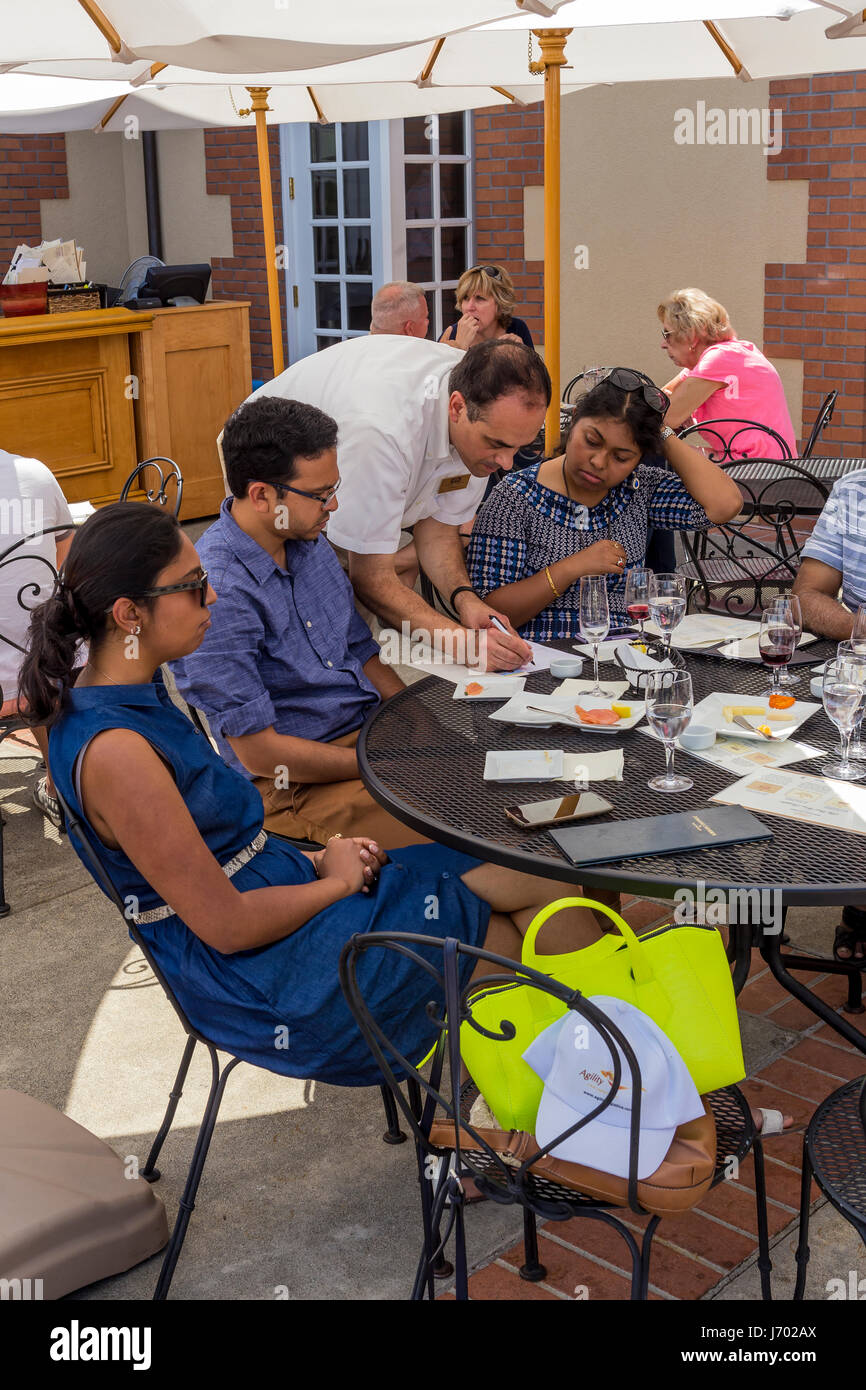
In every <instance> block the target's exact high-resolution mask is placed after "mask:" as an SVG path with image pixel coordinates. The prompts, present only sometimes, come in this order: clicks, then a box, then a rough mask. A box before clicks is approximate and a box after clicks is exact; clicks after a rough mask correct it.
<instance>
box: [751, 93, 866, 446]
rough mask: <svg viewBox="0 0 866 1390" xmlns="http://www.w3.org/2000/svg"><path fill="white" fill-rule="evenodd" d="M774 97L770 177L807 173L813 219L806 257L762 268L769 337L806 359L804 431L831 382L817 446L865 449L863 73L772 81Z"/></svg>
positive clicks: (774, 347) (775, 346)
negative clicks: (778, 127) (827, 418)
mask: <svg viewBox="0 0 866 1390" xmlns="http://www.w3.org/2000/svg"><path fill="white" fill-rule="evenodd" d="M770 104H771V106H774V107H778V108H779V109H780V110H781V112H782V134H783V146H782V150H781V152H780V153H779V154H778V155H775V156H773V157H771V158H768V160H767V177H768V178H769V179H774V180H777V179H808V180H809V222H808V232H807V248H806V260H805V261H804V262H803V263H801V264H799V265H779V264H775V265H768V266H767V267H766V283H765V298H764V346H765V348H766V351H767V354H768V356H770V357H794V358H801V359H802V361H803V363H804V374H803V420H802V430H801V438H802V439H803V440H805V439H806V437H807V436H808V434H809V431H810V429H811V428H812V424H813V422H814V420H815V416H816V414H817V412H818V410H819V408H820V405H821V402H822V400H823V399H824V397H825V396H826V394H827V392H828V391H831V390H833V389H834V388H835V389H838V390H839V398H838V400H837V402H836V410H835V414H834V417H833V423H832V425H831V426H830V427H829V428H828V429H827V430H825V432H824V434H823V435H822V436H821V441H820V443H819V445H818V450H817V452H818V453H823V454H826V455H828V456H831V457H842V456H846V457H852V456H853V457H857V456H859V455H864V456H866V73H861V72H847V73H834V74H831V75H829V76H823V77H800V78H796V79H794V80H790V81H784V82H771V83H770ZM794 424H795V427H796V425H797V421H795V422H794Z"/></svg>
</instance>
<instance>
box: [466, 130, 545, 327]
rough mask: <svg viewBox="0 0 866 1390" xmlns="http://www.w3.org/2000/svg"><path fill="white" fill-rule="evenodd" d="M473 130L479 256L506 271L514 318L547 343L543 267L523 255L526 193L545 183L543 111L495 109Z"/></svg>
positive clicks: (476, 245) (477, 255)
mask: <svg viewBox="0 0 866 1390" xmlns="http://www.w3.org/2000/svg"><path fill="white" fill-rule="evenodd" d="M474 124H475V251H476V260H477V261H478V262H483V261H490V262H492V263H493V264H495V265H502V266H505V268H506V270H507V271H508V272H509V274H510V275H511V276H512V277H513V279H514V284H515V288H516V290H517V305H516V308H515V312H516V314H517V316H518V318H522V319H525V320H526V322H527V324H528V325H529V330H530V332H531V334H532V336H533V339H534V340H535V343H536V344H539V343H540V342H541V341H542V340H543V337H544V262H543V261H527V260H526V259H525V257H524V254H523V250H524V247H523V190H524V188H535V187H540V186H541V185H542V184H543V183H544V109H543V107H542V105H541V103H536V104H535V105H533V106H514V105H511V104H509V105H508V106H496V107H493V108H491V109H489V110H486V111H481V112H477V113H476V115H475V117H474Z"/></svg>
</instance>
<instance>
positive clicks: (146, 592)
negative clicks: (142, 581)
mask: <svg viewBox="0 0 866 1390" xmlns="http://www.w3.org/2000/svg"><path fill="white" fill-rule="evenodd" d="M207 583H208V580H207V570H204V571H203V572H202V576H201V578H200V579H188V580H187V581H186V583H185V584H161V585H160V587H159V588H158V589H140V590H139V592H138V595H137V597H138V598H158V597H159V595H160V594H185V593H187V592H190V593H192V592H194V591H195V590H196V589H198V591H199V595H200V598H201V606H202V608H206V607H207V604H206V602H205V600H206V598H207ZM130 597H131V598H132V597H136V596H135V595H130ZM109 611H110V610H109Z"/></svg>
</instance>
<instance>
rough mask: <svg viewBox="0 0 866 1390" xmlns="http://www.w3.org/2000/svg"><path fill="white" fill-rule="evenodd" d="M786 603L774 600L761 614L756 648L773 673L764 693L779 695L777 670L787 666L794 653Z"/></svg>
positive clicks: (792, 628)
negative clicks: (768, 686) (768, 687)
mask: <svg viewBox="0 0 866 1390" xmlns="http://www.w3.org/2000/svg"><path fill="white" fill-rule="evenodd" d="M786 604H787V600H785V599H781V600H776V602H774V603H773V604H771V606H770V607H769V608H765V609H764V611H763V613H762V614H761V631H760V632H759V634H758V649H759V651H760V653H761V660H762V661H763V663H764V665H765V666H768V667H769V668H770V670H771V671H772V673H773V678H772V680H771V682H770V689H769V690H765V691H764V694H765V695H780V694H781V693H782V687H781V685H780V684H779V671H780V669H781V667H782V666H787V664H788V662H789V661H790V660H791V657H792V656H793V655H794V643H795V642H796V640H797V638H796V635H795V632H794V620H793V618H792V616H791V610H790V608H788V607H786Z"/></svg>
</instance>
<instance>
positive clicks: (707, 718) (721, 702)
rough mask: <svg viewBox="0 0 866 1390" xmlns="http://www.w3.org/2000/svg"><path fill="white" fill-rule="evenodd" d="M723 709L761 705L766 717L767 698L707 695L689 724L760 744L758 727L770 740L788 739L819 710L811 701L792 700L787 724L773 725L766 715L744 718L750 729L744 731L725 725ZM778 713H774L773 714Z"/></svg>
mask: <svg viewBox="0 0 866 1390" xmlns="http://www.w3.org/2000/svg"><path fill="white" fill-rule="evenodd" d="M725 705H763V706H764V709H765V710H766V711H767V714H769V713H770V704H769V696H764V695H743V694H739V695H734V694H732V693H731V692H730V691H728V692H725V691H724V690H716V691H714V692H713V694H712V695H708V696H707V697H706V699H705V700H701V701H700V702H699V703H698V704H696V705H695V707H694V710H693V711H692V718H691V723H692V724H708V725H709V726H710V728H711V729H715V731H716V733H717V734H730V736H731V737H732V738H754V739H757V740H758V741H759V742H761V743H764V742H765V741H766V740H765V739H764V738H763V735H761V734H759V733H758V725H759V724H766V726H767V728H768V729H770V730H772V733H773V737H774V738H779V739H783V738H790V737H791V734H793V733H795V732H796V731H797V729H799V728H800V726H801V725H802V724H805V722H806V720H807V719H810V718H811V717H812V715H813V714H814V713H815V712H816V710H819V709H820V708H821V706H820V705H818V704H816V703H815V702H814V700H795V701H794V704H793V705H790V706H789V708H788V709H787V710H785V711H784V713H786V714H790V715H792V716H793V717H792V719H791V720H790V722H789V723H784V724H783V723H781V722H777V721H776V720H775V719H768V718H767V714H744V715H743V718H744V719H745V721H746V723H747V724H749V725H750V726H751V732H750V731H749V729H746V728H744V726H743V725H742V724H734V723H731V724H729V723H728V721H727V720H726V719H725V716H724V714H723V713H722V711H723V709H724V707H725ZM777 712H778V711H776V710H774V711H773V713H774V714H775V713H777Z"/></svg>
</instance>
